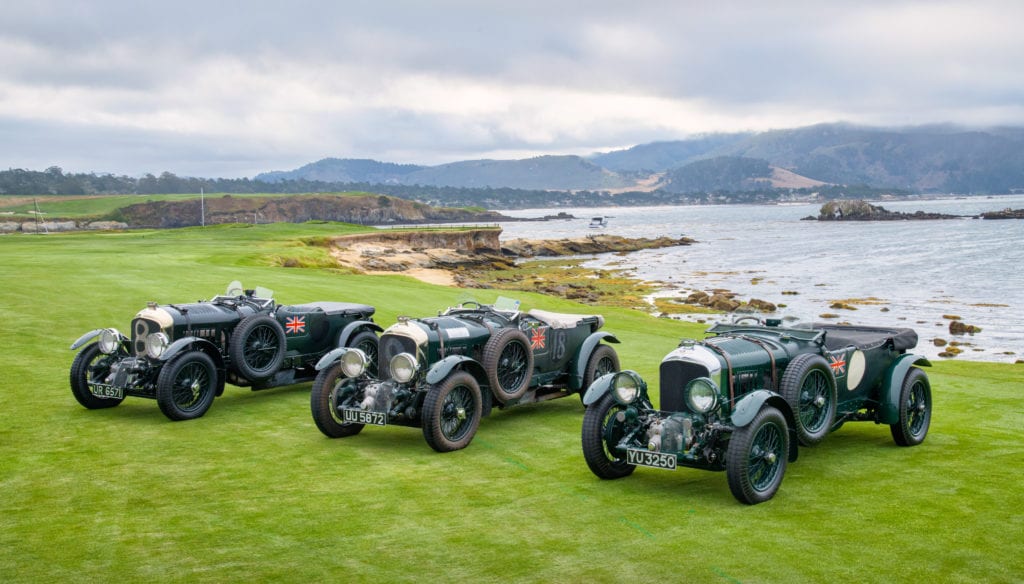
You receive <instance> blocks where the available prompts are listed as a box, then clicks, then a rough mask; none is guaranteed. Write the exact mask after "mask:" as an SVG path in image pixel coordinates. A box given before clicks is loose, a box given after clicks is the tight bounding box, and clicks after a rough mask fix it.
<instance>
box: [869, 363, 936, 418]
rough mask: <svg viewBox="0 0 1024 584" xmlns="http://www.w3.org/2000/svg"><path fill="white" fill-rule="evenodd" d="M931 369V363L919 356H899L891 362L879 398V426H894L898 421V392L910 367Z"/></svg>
mask: <svg viewBox="0 0 1024 584" xmlns="http://www.w3.org/2000/svg"><path fill="white" fill-rule="evenodd" d="M915 366H916V367H931V366H932V363H931V361H929V360H928V359H925V358H924V357H922V356H920V355H911V354H907V355H901V356H900V357H899V358H898V359H896V360H895V361H893V362H892V365H890V366H889V370H888V371H887V372H886V374H885V377H884V381H883V383H882V393H881V395H880V396H879V398H880V399H879V402H880V404H879V408H878V422H879V423H881V424H895V423H897V422H899V421H900V391H901V390H902V389H903V379H904V378H906V376H907V373H908V372H909V371H910V368H911V367H915Z"/></svg>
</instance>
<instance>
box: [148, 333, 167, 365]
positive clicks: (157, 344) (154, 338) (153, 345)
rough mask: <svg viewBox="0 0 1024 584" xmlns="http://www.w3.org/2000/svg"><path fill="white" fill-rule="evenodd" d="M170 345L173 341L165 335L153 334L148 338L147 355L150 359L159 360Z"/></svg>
mask: <svg viewBox="0 0 1024 584" xmlns="http://www.w3.org/2000/svg"><path fill="white" fill-rule="evenodd" d="M170 344H171V340H170V339H168V338H167V335H165V334H164V333H153V334H151V335H149V336H148V337H146V354H147V355H149V358H150V359H159V358H160V355H163V354H164V351H166V350H167V346H168V345H170Z"/></svg>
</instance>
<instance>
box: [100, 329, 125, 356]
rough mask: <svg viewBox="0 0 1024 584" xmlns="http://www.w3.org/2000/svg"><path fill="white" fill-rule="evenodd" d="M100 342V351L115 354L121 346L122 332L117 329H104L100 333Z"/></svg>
mask: <svg viewBox="0 0 1024 584" xmlns="http://www.w3.org/2000/svg"><path fill="white" fill-rule="evenodd" d="M99 343H100V351H102V352H103V353H106V354H107V355H113V354H114V353H116V352H117V348H118V347H119V346H121V333H119V332H117V329H112V328H108V329H103V332H101V333H100V340H99Z"/></svg>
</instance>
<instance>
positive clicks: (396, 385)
mask: <svg viewBox="0 0 1024 584" xmlns="http://www.w3.org/2000/svg"><path fill="white" fill-rule="evenodd" d="M603 324H604V319H603V318H602V317H601V316H597V315H579V314H558V313H552V312H545V311H541V310H531V311H529V312H527V313H522V312H520V311H519V303H518V302H516V301H512V300H508V299H499V300H498V301H497V302H496V303H495V304H494V305H482V304H478V303H476V302H466V303H463V304H460V305H459V306H457V307H455V308H450V309H448V310H446V311H445V312H443V313H441V314H440V315H439V316H437V317H429V318H407V317H400V318H399V319H398V323H397V324H394V325H392V326H390V327H388V329H387V330H385V331H384V333H383V334H382V335H381V337H380V353H379V364H378V366H377V371H379V372H380V373H379V375H375V374H374V371H373V370H372V369H371V364H372V362H373V361H372V357H371V356H370V355H366V354H364V353H363V352H362V351H361V350H359V349H338V350H336V351H333V352H332V353H330V354H328V355H326V356H325V357H324V358H323V359H322V360H321V362H320V363H319V364H318V365H317V368H318V369H320V370H321V371H320V374H319V375H318V376H317V378H316V381H314V382H313V391H312V393H311V395H310V408H311V410H312V414H313V420H314V421H315V422H316V426H317V428H319V429H320V431H321V432H323V433H324V434H325V435H326V436H329V437H331V438H340V437H345V436H353V435H355V434H358V433H359V432H360V431H362V429H363V428H364V427H365V426H367V425H372V426H385V425H392V424H394V425H400V426H413V427H421V428H422V429H423V436H424V438H426V440H427V444H429V445H430V446H431V448H433V449H434V450H436V451H438V452H448V451H452V450H458V449H460V448H465V447H466V446H467V445H468V444H469V443H470V441H471V440H472V439H473V436H474V435H475V434H476V431H477V428H478V427H479V425H480V418H481V417H482V416H486V415H489V414H490V412H491V409H492V408H493V407H494V406H497V407H498V408H508V407H512V406H516V405H521V404H527V403H534V402H539V401H544V400H549V399H554V398H559V397H565V396H567V395H571V394H573V393H580V392H581V391H582V390H583V389H585V388H586V387H587V386H589V385H590V383H591V382H592V381H593V380H595V379H597V378H598V377H601V376H602V375H605V374H607V373H610V372H614V371H618V370H619V358H618V355H617V354H616V353H615V350H614V349H613V348H612V347H611V346H609V345H607V344H605V343H606V342H607V343H618V342H619V341H618V339H616V338H615V336H614V335H612V334H611V333H608V332H604V331H601V330H600V329H601V327H602V325H603Z"/></svg>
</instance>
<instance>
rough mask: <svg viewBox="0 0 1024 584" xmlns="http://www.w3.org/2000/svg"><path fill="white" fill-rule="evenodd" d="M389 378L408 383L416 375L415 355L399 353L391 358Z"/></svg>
mask: <svg viewBox="0 0 1024 584" xmlns="http://www.w3.org/2000/svg"><path fill="white" fill-rule="evenodd" d="M390 367H391V378H392V379H394V380H395V381H397V382H398V383H409V382H410V381H412V378H413V377H414V376H415V375H416V357H413V356H412V355H410V354H409V353H399V354H397V355H395V356H394V357H392V358H391V363H390Z"/></svg>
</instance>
